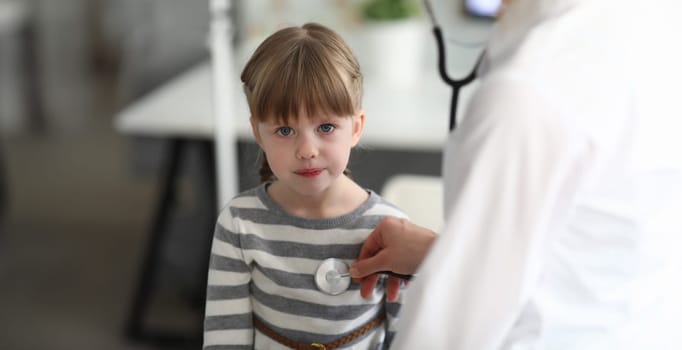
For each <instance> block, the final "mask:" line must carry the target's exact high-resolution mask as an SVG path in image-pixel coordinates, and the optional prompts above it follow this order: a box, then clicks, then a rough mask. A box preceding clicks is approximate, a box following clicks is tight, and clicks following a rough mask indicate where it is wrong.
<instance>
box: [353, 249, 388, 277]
mask: <svg viewBox="0 0 682 350" xmlns="http://www.w3.org/2000/svg"><path fill="white" fill-rule="evenodd" d="M388 262H389V259H388V254H386V252H385V251H382V252H380V253H379V254H377V255H374V256H370V257H368V258H365V259H361V260H358V261H356V262H354V263H353V264H351V266H350V269H348V272H349V273H350V275H351V277H353V278H363V277H365V276H369V275H371V274H373V273H377V272H380V271H387V270H391V268H390V264H389V263H388Z"/></svg>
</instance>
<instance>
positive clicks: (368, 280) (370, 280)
mask: <svg viewBox="0 0 682 350" xmlns="http://www.w3.org/2000/svg"><path fill="white" fill-rule="evenodd" d="M380 277H381V276H379V275H378V274H374V275H370V276H367V277H365V278H363V279H362V282H361V285H360V295H362V297H363V298H365V299H371V298H372V295H373V294H374V289H375V288H376V286H377V283H378V282H379V278H380Z"/></svg>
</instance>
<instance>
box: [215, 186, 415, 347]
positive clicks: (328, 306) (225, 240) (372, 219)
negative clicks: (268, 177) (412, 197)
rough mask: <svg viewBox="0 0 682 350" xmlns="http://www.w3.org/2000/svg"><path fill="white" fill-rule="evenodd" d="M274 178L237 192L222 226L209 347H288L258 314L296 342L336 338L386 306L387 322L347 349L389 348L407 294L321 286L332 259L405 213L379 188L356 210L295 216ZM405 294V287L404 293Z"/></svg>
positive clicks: (351, 253)
mask: <svg viewBox="0 0 682 350" xmlns="http://www.w3.org/2000/svg"><path fill="white" fill-rule="evenodd" d="M265 189H266V184H264V185H261V186H259V187H256V188H254V189H252V190H249V191H246V192H244V193H241V194H240V195H238V196H236V197H235V198H234V199H233V200H232V201H231V202H230V203H229V204H228V206H227V207H225V209H223V210H222V212H221V213H220V216H219V218H218V222H217V224H216V230H215V235H214V239H213V245H212V249H211V263H210V268H209V278H208V291H207V300H206V318H205V322H204V349H206V350H227V349H229V350H236V349H239V350H244V349H286V348H285V347H284V346H282V345H280V344H278V343H276V342H275V341H273V340H272V339H270V338H268V337H267V336H266V335H264V334H262V333H261V332H260V331H258V330H257V329H254V327H253V318H254V317H255V318H258V319H260V320H261V321H263V323H265V324H266V325H267V326H269V327H270V328H271V329H273V330H275V331H276V332H278V333H279V334H281V335H284V336H286V337H287V338H289V339H291V340H295V341H298V342H305V343H312V342H318V343H328V342H333V341H335V340H337V339H339V338H341V337H343V336H344V335H346V334H349V333H351V332H353V331H354V330H355V329H357V328H358V327H360V326H362V325H363V324H365V323H367V322H369V321H370V320H372V319H374V318H375V317H377V315H379V313H382V312H385V313H386V317H387V321H386V322H384V324H383V326H381V327H377V328H376V329H374V330H373V331H371V332H368V333H366V334H365V335H364V336H362V337H360V338H359V339H356V340H355V341H353V342H351V343H349V344H346V345H345V346H344V347H343V348H344V349H372V350H374V349H381V348H388V346H389V344H390V340H391V339H392V338H393V335H394V332H395V327H396V322H397V317H396V316H397V314H398V311H399V309H400V300H399V301H398V302H397V303H388V302H386V301H385V295H384V294H385V293H384V289H383V287H380V288H377V290H376V291H375V293H374V295H373V296H372V298H371V299H370V300H367V299H363V298H362V297H361V296H360V286H359V284H356V283H351V286H350V288H349V290H347V291H346V292H344V293H342V294H340V295H335V296H332V295H327V294H324V293H323V292H321V291H319V290H318V289H317V287H316V285H315V280H314V275H315V271H316V269H317V267H318V265H319V264H320V263H321V262H322V261H323V260H325V259H327V258H338V259H342V260H344V261H346V262H347V263H351V262H352V261H354V260H355V259H356V258H357V256H358V254H359V252H360V247H361V246H362V243H363V242H364V240H365V238H366V237H367V235H368V234H369V233H370V232H371V231H372V229H373V228H374V227H375V226H376V225H377V224H378V223H379V221H381V219H382V218H383V217H385V216H398V217H405V214H403V213H402V212H401V211H400V210H398V209H396V208H395V207H394V206H392V205H391V204H388V203H387V202H386V201H384V200H383V199H382V198H381V197H380V196H379V195H377V194H376V193H374V192H371V191H370V192H369V194H370V195H369V199H368V200H367V201H366V202H365V203H363V204H362V205H361V206H360V207H358V208H357V209H355V210H354V211H353V212H351V213H349V214H346V215H343V216H339V217H335V218H328V219H306V218H301V217H296V216H292V215H290V214H288V213H286V212H285V211H284V210H283V209H282V208H281V207H279V206H278V205H277V204H276V203H275V202H274V201H273V200H272V199H271V198H270V197H269V196H268V194H267V192H266V190H265ZM401 294H402V293H401Z"/></svg>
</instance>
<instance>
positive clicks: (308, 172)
mask: <svg viewBox="0 0 682 350" xmlns="http://www.w3.org/2000/svg"><path fill="white" fill-rule="evenodd" d="M322 170H323V169H320V168H310V169H301V170H297V171H296V172H295V174H296V175H299V176H303V177H315V176H317V175H320V174H321V173H322Z"/></svg>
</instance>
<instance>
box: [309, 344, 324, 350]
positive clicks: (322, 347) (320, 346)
mask: <svg viewBox="0 0 682 350" xmlns="http://www.w3.org/2000/svg"><path fill="white" fill-rule="evenodd" d="M310 346H312V347H314V348H316V349H320V350H327V347H326V346H324V344H321V343H311V344H310Z"/></svg>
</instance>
